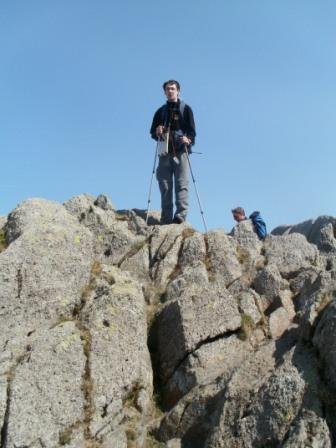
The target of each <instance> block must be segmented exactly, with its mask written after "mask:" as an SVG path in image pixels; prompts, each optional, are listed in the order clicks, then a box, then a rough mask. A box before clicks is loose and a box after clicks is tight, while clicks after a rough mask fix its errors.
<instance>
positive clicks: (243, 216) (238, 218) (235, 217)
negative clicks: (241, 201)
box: [233, 212, 245, 222]
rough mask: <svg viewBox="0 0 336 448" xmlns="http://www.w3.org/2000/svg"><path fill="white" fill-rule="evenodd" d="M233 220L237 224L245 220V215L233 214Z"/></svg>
mask: <svg viewBox="0 0 336 448" xmlns="http://www.w3.org/2000/svg"><path fill="white" fill-rule="evenodd" d="M233 219H234V220H235V221H237V222H240V221H243V219H245V215H244V214H243V213H240V212H235V213H233Z"/></svg>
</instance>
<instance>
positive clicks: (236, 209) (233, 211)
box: [231, 207, 245, 216]
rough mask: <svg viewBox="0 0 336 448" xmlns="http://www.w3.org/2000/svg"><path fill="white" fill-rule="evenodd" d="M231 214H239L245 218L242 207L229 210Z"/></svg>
mask: <svg viewBox="0 0 336 448" xmlns="http://www.w3.org/2000/svg"><path fill="white" fill-rule="evenodd" d="M231 212H232V213H239V214H241V215H244V216H245V210H244V209H243V207H236V208H233V209H232V210H231Z"/></svg>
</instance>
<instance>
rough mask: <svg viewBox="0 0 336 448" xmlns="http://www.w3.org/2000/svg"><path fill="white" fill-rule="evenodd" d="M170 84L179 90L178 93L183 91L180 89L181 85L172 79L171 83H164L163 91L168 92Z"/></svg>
mask: <svg viewBox="0 0 336 448" xmlns="http://www.w3.org/2000/svg"><path fill="white" fill-rule="evenodd" d="M170 84H175V86H176V88H177V90H178V91H180V90H181V88H180V83H179V82H178V81H175V79H170V80H169V81H166V82H164V83H163V86H162V87H163V90H164V91H166V87H167V86H168V85H170Z"/></svg>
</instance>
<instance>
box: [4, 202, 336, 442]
mask: <svg viewBox="0 0 336 448" xmlns="http://www.w3.org/2000/svg"><path fill="white" fill-rule="evenodd" d="M145 218H146V214H145V211H143V210H137V209H133V210H116V209H115V208H114V206H113V204H112V202H111V201H110V199H109V198H108V197H107V196H105V195H99V196H98V197H97V198H95V197H93V196H91V195H88V194H83V195H80V196H76V197H74V198H72V199H70V200H69V201H67V202H66V203H65V204H64V205H61V204H58V203H55V202H51V201H46V200H42V199H30V200H27V201H25V202H23V203H22V204H19V205H18V206H17V208H16V209H15V210H13V212H11V213H10V214H9V216H8V217H5V218H2V219H1V220H0V324H1V329H2V331H1V334H0V426H1V436H0V437H1V438H0V446H1V447H6V448H14V447H29V448H37V447H47V448H49V447H50V448H51V447H53V448H54V447H61V446H66V447H70V448H82V447H84V448H85V447H86V448H89V447H106V448H110V447H118V448H154V447H159V446H161V447H167V448H175V447H176V448H177V447H179V448H189V447H190V448H191V447H192V448H226V447H227V448H232V447H236V448H240V447H241V448H250V447H252V448H254V447H255V448H262V447H266V446H267V447H285V448H294V447H306V446H312V447H321V448H322V447H330V448H331V447H332V446H335V443H336V424H335V421H336V418H335V417H336V400H335V397H336V382H335V378H334V371H335V368H336V359H335V356H334V354H335V352H336V348H335V347H334V346H335V334H334V333H335V328H336V327H335V319H336V311H335V310H336V240H335V223H336V219H335V218H332V217H320V218H318V219H316V220H310V221H307V222H305V223H302V224H299V225H297V226H292V227H282V228H277V229H275V231H274V232H273V234H272V235H269V236H268V237H267V238H266V239H265V241H263V242H261V241H260V240H259V239H258V237H257V235H256V234H255V232H254V229H253V226H252V225H251V222H250V221H244V222H242V223H240V224H238V225H237V226H236V227H235V228H234V229H233V231H232V233H231V234H230V235H227V234H226V233H225V232H224V231H223V230H213V231H210V232H208V233H207V234H202V233H199V232H197V231H195V230H194V229H192V227H191V226H190V225H189V224H183V225H170V226H160V225H158V224H159V216H158V213H157V212H152V213H151V214H150V216H149V219H148V225H146V222H145Z"/></svg>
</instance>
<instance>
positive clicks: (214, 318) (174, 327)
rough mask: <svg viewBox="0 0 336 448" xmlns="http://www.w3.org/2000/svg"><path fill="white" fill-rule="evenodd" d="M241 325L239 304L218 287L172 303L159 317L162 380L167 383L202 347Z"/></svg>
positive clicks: (188, 294)
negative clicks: (183, 362)
mask: <svg viewBox="0 0 336 448" xmlns="http://www.w3.org/2000/svg"><path fill="white" fill-rule="evenodd" d="M200 316H202V319H200V318H199V317H200ZM240 324H241V317H240V314H239V310H238V305H237V302H236V301H235V300H234V299H233V298H232V297H231V296H230V295H229V294H228V293H227V292H226V291H225V290H223V289H222V288H221V287H220V286H218V285H216V284H211V286H210V285H209V286H208V287H205V288H199V289H198V290H196V291H190V293H189V291H187V292H186V294H185V295H183V296H182V297H181V298H180V299H177V300H174V301H171V302H168V303H167V305H166V306H165V307H164V308H163V309H162V311H161V312H160V314H159V315H158V317H157V340H158V350H159V364H160V376H161V378H162V381H164V382H165V381H167V380H168V379H169V377H171V375H172V374H173V372H174V370H175V369H176V368H177V367H178V365H179V364H180V363H181V362H182V361H183V360H184V359H185V358H186V356H188V355H189V354H190V353H192V352H193V351H195V350H196V349H197V348H199V347H200V346H201V345H202V344H204V343H206V342H210V341H211V340H213V339H215V338H220V337H225V336H226V335H228V334H230V333H231V332H233V331H236V330H238V328H239V327H240Z"/></svg>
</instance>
